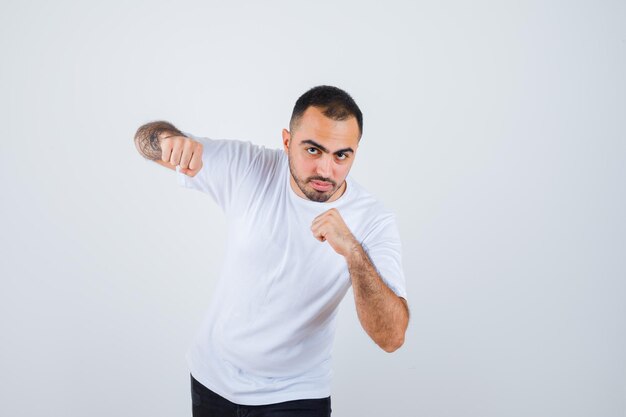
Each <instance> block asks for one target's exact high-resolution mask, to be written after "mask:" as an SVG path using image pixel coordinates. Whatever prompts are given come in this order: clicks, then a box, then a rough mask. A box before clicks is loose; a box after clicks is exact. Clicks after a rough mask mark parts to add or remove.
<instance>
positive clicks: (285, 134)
mask: <svg viewBox="0 0 626 417" xmlns="http://www.w3.org/2000/svg"><path fill="white" fill-rule="evenodd" d="M290 141H291V133H290V132H289V131H288V130H287V129H283V150H284V151H285V153H289V143H290Z"/></svg>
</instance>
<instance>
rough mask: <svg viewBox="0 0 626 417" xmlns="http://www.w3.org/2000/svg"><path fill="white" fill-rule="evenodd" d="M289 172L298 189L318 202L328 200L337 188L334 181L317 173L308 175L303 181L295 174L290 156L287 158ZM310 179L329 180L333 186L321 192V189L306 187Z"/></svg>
mask: <svg viewBox="0 0 626 417" xmlns="http://www.w3.org/2000/svg"><path fill="white" fill-rule="evenodd" d="M289 172H290V173H291V177H292V178H293V180H294V181H295V182H296V185H297V186H298V188H299V189H300V191H302V193H303V194H304V195H305V196H306V198H308V199H309V200H312V201H316V202H318V203H324V202H326V201H328V199H330V198H331V197H332V196H333V195H334V194H335V193H336V192H337V190H338V189H339V187H338V186H337V183H336V182H335V181H333V180H331V179H330V178H324V177H320V176H319V175H316V176H313V177H308V178H307V179H306V180H305V181H303V180H302V179H301V178H299V177H298V176H297V175H296V173H295V170H294V168H293V165H292V163H291V158H289ZM312 180H317V181H324V182H329V183H331V184H332V185H333V188H332V189H331V190H329V191H326V192H322V191H317V190H315V189H314V188H309V187H307V183H309V182H310V181H312Z"/></svg>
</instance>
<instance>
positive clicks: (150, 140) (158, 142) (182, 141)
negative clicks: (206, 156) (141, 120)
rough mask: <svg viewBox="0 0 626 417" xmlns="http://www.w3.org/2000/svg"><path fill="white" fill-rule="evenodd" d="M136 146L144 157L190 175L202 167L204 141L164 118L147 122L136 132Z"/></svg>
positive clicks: (193, 174)
mask: <svg viewBox="0 0 626 417" xmlns="http://www.w3.org/2000/svg"><path fill="white" fill-rule="evenodd" d="M135 146H136V147H137V150H138V151H139V153H140V154H141V155H143V157H144V158H146V159H149V160H151V161H155V162H157V163H158V164H160V165H163V166H164V167H167V168H170V169H174V170H175V169H176V166H178V165H180V172H182V173H183V174H185V175H188V176H190V177H193V176H195V175H196V174H197V173H198V172H199V171H200V170H201V169H202V143H200V142H197V141H195V140H193V139H191V138H188V137H187V136H185V135H184V134H183V133H182V132H181V131H180V130H178V129H177V128H176V127H175V126H174V125H172V124H171V123H169V122H166V121H164V120H158V121H155V122H150V123H146V124H145V125H143V126H141V127H140V128H139V129H137V133H135Z"/></svg>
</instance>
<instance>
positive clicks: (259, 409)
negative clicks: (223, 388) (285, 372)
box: [189, 374, 331, 417]
mask: <svg viewBox="0 0 626 417" xmlns="http://www.w3.org/2000/svg"><path fill="white" fill-rule="evenodd" d="M189 375H190V376H191V405H192V412H193V417H296V416H297V417H330V412H331V409H330V397H326V398H315V399H305V400H294V401H285V402H282V403H275V404H266V405H241V404H235V403H232V402H230V401H228V400H227V399H226V398H224V397H222V396H220V395H218V394H216V393H215V392H213V391H211V390H210V389H208V388H207V387H205V386H204V385H202V384H201V383H200V382H198V381H197V380H196V379H195V378H194V377H193V375H191V374H189Z"/></svg>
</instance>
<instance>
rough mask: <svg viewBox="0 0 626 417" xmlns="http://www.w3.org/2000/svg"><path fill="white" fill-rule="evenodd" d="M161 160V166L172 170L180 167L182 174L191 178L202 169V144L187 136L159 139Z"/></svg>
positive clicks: (159, 161)
mask: <svg viewBox="0 0 626 417" xmlns="http://www.w3.org/2000/svg"><path fill="white" fill-rule="evenodd" d="M159 142H160V144H161V159H160V160H157V161H156V162H158V163H159V164H161V165H163V166H166V167H168V168H171V169H176V166H177V165H180V172H182V173H183V174H185V175H188V176H190V177H193V176H195V175H196V174H197V173H198V172H199V171H200V170H201V169H202V143H200V142H197V141H195V140H193V139H190V138H188V137H186V136H164V137H163V138H160V139H159Z"/></svg>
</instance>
